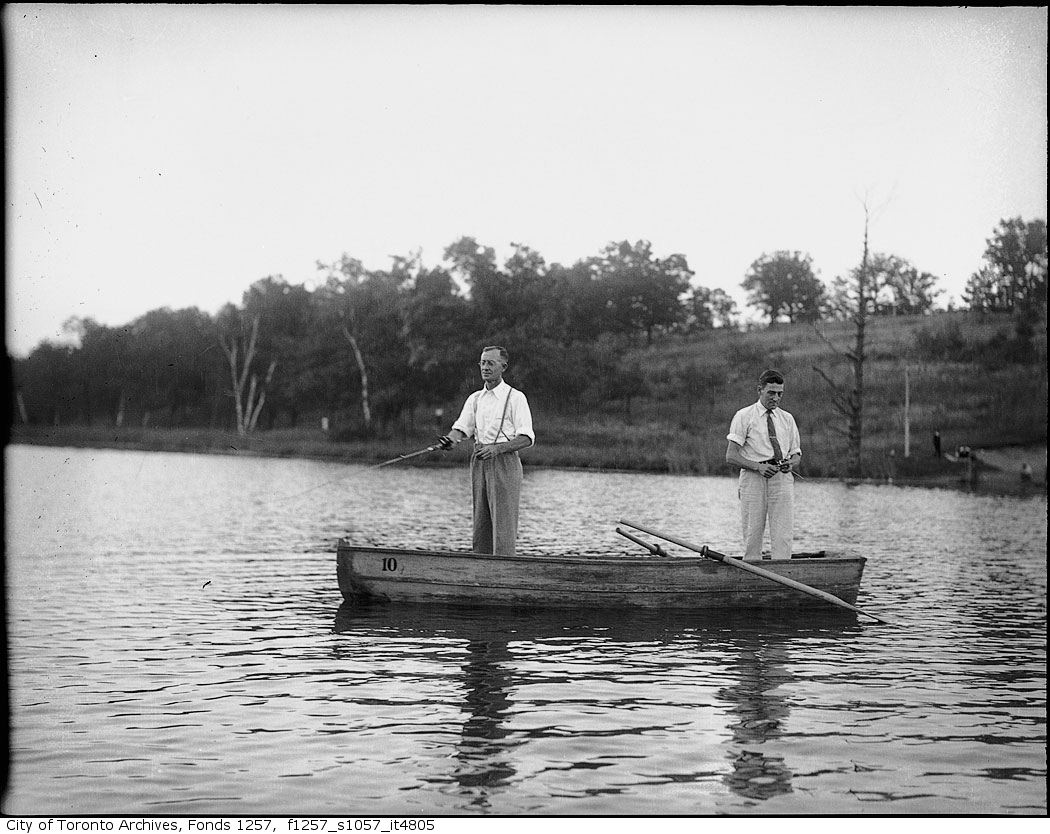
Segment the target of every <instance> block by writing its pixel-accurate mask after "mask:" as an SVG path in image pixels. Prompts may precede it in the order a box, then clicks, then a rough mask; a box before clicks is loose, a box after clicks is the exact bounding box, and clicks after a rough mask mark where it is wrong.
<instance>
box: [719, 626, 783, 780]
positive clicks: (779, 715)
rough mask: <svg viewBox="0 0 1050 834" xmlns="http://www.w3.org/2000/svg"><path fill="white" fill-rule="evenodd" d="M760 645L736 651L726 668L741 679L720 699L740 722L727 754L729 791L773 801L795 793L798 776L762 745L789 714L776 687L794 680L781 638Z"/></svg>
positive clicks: (775, 735) (733, 727)
mask: <svg viewBox="0 0 1050 834" xmlns="http://www.w3.org/2000/svg"><path fill="white" fill-rule="evenodd" d="M758 639H759V640H760V641H761V642H759V643H758V645H753V644H752V645H748V646H739V647H738V648H737V650H736V651H734V652H733V653H732V656H733V661H734V662H733V663H732V664H731V665H730V667H729V669H728V672H729V674H730V675H735V677H736V679H737V683H736V684H734V685H733V686H728V687H725V688H724V689H721V690H719V693H718V694H719V697H720V698H722V699H724V700H725V701H727V702H728V703H729V704H730V708H729V712H730V713H731V714H733V715H735V716H736V718H737V720H736V722H735V723H733V724H731V725H730V727H729V729H730V730H731V731H732V733H733V739H732V741H731V742H730V752H729V758H730V759H731V760H732V762H733V770H732V771H731V772H730V773H728V774H727V775H726V776H725V778H724V781H725V783H726V785H727V786H728V787H729V789H730V790H731V791H733V793H735V794H739V795H740V796H745V797H748V798H749V799H769V798H770V797H772V796H776V795H777V794H781V793H788V792H790V791H791V777H792V776H793V775H794V774H793V773H792V772H791V770H790V769H789V768H788V767H787V765H785V764H784V758H783V756H774V755H769V754H767V753H765V752H763V750H762V747H763V746H764V745H765V744H766V743H767V742H770V741H773V740H774V739H776V738H779V736H780V734H781V733H782V732H783V725H784V721H785V719H786V718H787V713H788V708H787V702H786V700H785V699H784V697H783V696H781V695H779V694H778V693H777V691H776V690H777V687H778V686H780V685H781V684H782V683H784V682H786V681H787V680H790V676H789V675H788V674H787V673H786V671H785V668H784V664H785V661H786V659H787V658H786V655H785V652H784V647H783V646H782V645H781V644H780V643H779V642H778V641H768V640H763V639H762V638H758Z"/></svg>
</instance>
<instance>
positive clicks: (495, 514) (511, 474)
mask: <svg viewBox="0 0 1050 834" xmlns="http://www.w3.org/2000/svg"><path fill="white" fill-rule="evenodd" d="M509 363H510V354H509V353H508V352H507V349H506V348H504V347H500V346H498V345H491V346H489V347H486V348H485V349H484V350H482V351H481V360H480V361H479V362H478V367H479V368H480V369H481V381H482V382H484V383H485V387H484V388H482V389H481V390H480V391H475V392H474V393H473V394H471V395H470V396H469V397H467V401H466V402H465V403H464V404H463V411H462V413H461V414H460V415H459V419H458V420H456V422H455V423H453V424H452V430H451V431H449V433H448V434H446V435H444V436H442V437H440V438H438V442H439V443H440V445H441V448H442V449H443V450H448V449H451V448H452V446H453V445H454V444H456V443H459V442H460V441H462V440H466V439H467V438H468V437H472V438H473V439H474V454H473V455H472V456H471V459H470V484H471V494H472V499H473V507H474V542H473V550H474V552H475V553H498V554H500V555H503V556H513V555H514V548H515V544H516V541H517V537H518V505H519V503H520V501H521V481H522V467H521V459H520V458H519V457H518V451H519V450H520V449H526V448H528V447H529V446H531V445H532V444H533V443H535V442H536V433H535V432H534V431H533V429H532V412H531V410H530V409H529V401H528V400H527V399H526V397H525V394H524V393H522V392H521V391H519V390H517V389H516V388H511V387H510V386H509V385H508V384H507V383H506V382H505V381H504V380H503V373H504V371H506V370H507V365H508V364H509Z"/></svg>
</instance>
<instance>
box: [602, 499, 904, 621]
mask: <svg viewBox="0 0 1050 834" xmlns="http://www.w3.org/2000/svg"><path fill="white" fill-rule="evenodd" d="M620 524H626V525H627V526H628V527H633V528H634V529H635V530H641V531H642V532H643V533H648V534H649V535H650V536H656V537H657V538H660V539H664V540H666V541H669V542H672V543H673V544H677V545H680V546H681V547H684V548H686V549H687V550H692V551H695V552H696V553H699V554H700V555H701V556H704V557H706V558H708V559H714V560H715V561H716V562H721V563H722V564H723V565H729V566H731V567H734V568H738V569H739V570H743V571H747V572H748V573H753V574H754V575H755V576H761V577H762V578H763V579H768V580H769V581H770V582H777V583H779V584H780V585H784V586H786V587H788V588H794V589H795V590H796V591H801V592H802V593H804V594H809V595H810V596H811V597H816V598H817V599H822V600H824V601H825V602H830V603H831V604H832V605H837V606H839V607H840V608H846V609H848V610H850V611H853V612H855V613H857V614H863V615H864V616H865V617H871V618H872V619H873V620H877V621H878V622H880V623H885V624H886V625H896V624H895V623H891V622H890V621H889V620H884V619H882V617H876V616H875V615H874V614H869V613H868V612H867V611H862V610H861V609H860V608H857V606H855V605H850V604H849V603H848V602H846V601H845V600H841V599H839V598H838V597H837V596H835V595H834V594H829V593H828V592H827V591H821V590H820V589H819V588H812V587H810V586H809V585H804V584H803V583H801V582H796V581H795V580H794V579H788V578H787V577H786V576H780V575H779V574H776V573H773V572H772V571H768V570H764V569H762V568H760V567H756V566H755V565H753V564H751V563H750V562H745V561H743V560H742V559H734V558H732V557H731V556H726V555H725V554H724V553H719V552H718V551H717V550H712V549H711V548H709V547H708V546H707V545H706V544H705V545H702V546H701V545H697V544H692V543H690V542H687V541H684V540H682V539H679V538H676V537H675V536H669V535H667V534H666V533H660V532H658V531H656V530H653V529H651V528H648V527H643V526H642V525H640V524H635V523H634V522H631V521H627V520H626V519H623V518H621V519H620Z"/></svg>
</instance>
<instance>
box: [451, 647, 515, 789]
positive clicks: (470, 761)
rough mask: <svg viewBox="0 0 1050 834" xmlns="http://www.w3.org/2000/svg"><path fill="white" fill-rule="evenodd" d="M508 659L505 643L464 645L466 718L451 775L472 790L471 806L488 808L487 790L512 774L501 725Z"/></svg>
mask: <svg viewBox="0 0 1050 834" xmlns="http://www.w3.org/2000/svg"><path fill="white" fill-rule="evenodd" d="M509 658H510V652H509V651H508V647H507V644H506V642H504V641H500V640H492V641H487V640H472V641H471V642H470V643H468V644H467V662H466V663H465V664H464V666H463V674H464V679H465V683H466V687H467V696H466V707H467V711H468V717H467V720H466V721H465V722H463V730H462V739H461V740H460V742H459V745H458V748H457V752H456V758H457V760H458V761H459V763H460V764H459V766H458V767H457V768H456V770H455V772H454V773H453V777H454V778H455V780H456V782H457V783H459V785H460V786H462V787H463V788H465V789H468V791H469V790H472V789H476V788H480V789H481V790H477V791H475V795H474V797H473V798H472V799H471V802H470V804H471V806H472V807H475V808H478V809H486V808H487V807H488V789H489V788H493V787H496V786H499V785H504V784H506V783H507V782H508V781H509V780H510V778H511V777H512V776H513V775H514V768H513V767H512V766H511V764H510V762H509V761H508V756H507V748H506V742H505V741H504V739H506V738H507V736H508V735H509V732H508V730H507V729H506V727H505V726H504V721H505V719H506V716H507V711H508V708H509V707H510V697H509V696H508V694H507V689H508V681H507V670H506V666H505V665H501V664H505V663H506V662H507V661H508V659H509Z"/></svg>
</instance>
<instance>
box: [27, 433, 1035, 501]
mask: <svg viewBox="0 0 1050 834" xmlns="http://www.w3.org/2000/svg"><path fill="white" fill-rule="evenodd" d="M548 430H549V429H548ZM643 434H644V433H627V434H621V435H618V436H615V437H614V436H611V435H609V436H605V435H601V436H599V437H586V436H583V435H582V434H581V435H573V434H572V433H566V434H564V435H562V436H560V437H558V439H557V441H555V442H553V443H551V442H548V443H544V442H543V438H542V436H541V442H540V444H538V445H537V446H536V447H534V448H532V449H527V450H526V451H524V452H522V459H523V461H524V462H525V465H526V467H527V468H528V467H539V468H557V469H591V470H598V471H634V472H654V473H672V474H680V475H688V474H693V475H713V476H720V475H721V476H733V475H735V471H734V470H732V469H731V468H730V467H729V466H728V465H726V464H725V461H724V459H722V458H723V456H724V453H725V450H724V448H723V449H722V450H721V452H720V453H719V452H716V450H713V449H710V450H705V449H700V448H699V447H698V446H697V445H696V444H695V442H690V440H689V439H688V438H684V437H683V438H678V439H677V440H676V439H674V438H670V437H666V438H661V437H651V436H650V437H643V436H642V435H643ZM602 436H604V437H605V438H606V439H605V441H604V442H603V441H602V440H601V437H602ZM574 437H575V440H576V441H577V442H573V439H574ZM434 440H435V436H434V435H433V434H420V435H418V436H412V437H405V438H403V439H387V440H377V441H371V442H365V441H344V442H338V441H332V440H330V439H328V438H327V437H326V436H325V434H324V433H323V432H320V431H307V430H305V429H304V430H282V431H274V432H260V433H258V434H255V435H252V436H249V437H242V436H238V435H237V434H235V433H230V432H225V431H219V430H216V429H165V428H119V429H117V428H112V427H109V428H106V427H102V426H94V427H86V426H62V427H51V428H42V427H31V426H22V427H16V428H14V429H13V430H12V432H11V435H10V441H11V442H12V443H22V444H30V445H39V446H58V447H72V448H87V449H132V450H142V451H164V452H193V453H203V454H221V455H242V456H259V457H273V458H307V459H314V460H332V461H339V462H343V463H357V464H366V465H367V464H376V463H380V462H382V461H384V460H389V459H391V458H395V457H397V456H399V455H402V454H407V453H409V452H413V451H417V450H418V449H421V448H425V447H426V446H429V445H431V444H433V442H434ZM469 447H470V444H469V443H465V444H463V445H462V446H460V447H458V448H456V449H454V450H452V451H451V452H448V453H442V452H439V451H435V452H432V453H430V454H428V455H421V456H420V457H418V458H414V459H412V460H411V461H406V462H404V463H398V464H394V465H396V466H424V467H432V466H466V465H467V463H468V461H469V455H470V451H469ZM974 454H975V463H974V464H973V465H972V466H970V465H968V464H967V463H966V461H965V460H958V459H954V454H949V455H945V456H942V457H941V458H939V459H938V458H936V457H934V456H933V455H932V453H927V452H923V453H922V455H917V456H915V457H911V458H901V459H899V460H898V459H896V458H895V457H894V458H891V459H888V460H887V461H885V462H884V464H883V466H882V468H881V469H880V470H877V471H868V472H866V473H865V474H864V477H862V478H860V479H849V480H850V481H851V482H853V481H861V482H872V483H886V484H896V485H901V486H905V485H910V486H929V487H957V488H965V489H973V490H980V491H988V492H995V493H1001V494H1034V493H1037V492H1039V491H1042V492H1044V493H1045V490H1046V444H1045V443H1043V444H1032V445H1027V446H1010V447H1000V448H998V449H996V450H994V454H993V453H992V451H991V450H989V452H988V453H987V454H986V453H985V451H984V450H976V449H975V450H974ZM1004 461H1005V462H1006V465H1005V466H1004ZM1020 461H1028V462H1029V465H1030V466H1031V467H1032V469H1033V477H1032V481H1031V482H1030V483H1023V482H1022V481H1021V479H1020V477H1019V471H1020ZM1013 464H1016V465H1013ZM814 470H816V471H814ZM800 472H801V473H803V474H804V477H805V478H807V479H811V480H817V479H820V478H822V477H823V478H828V477H830V478H833V479H843V480H845V479H844V478H842V476H839V475H827V474H823V473H822V472H821V471H820V468H819V466H810V465H808V464H806V463H805V462H804V463H803V466H802V468H801V470H800Z"/></svg>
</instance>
